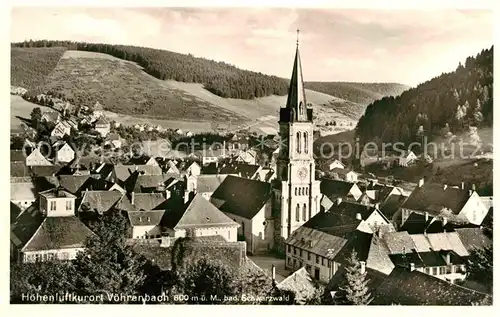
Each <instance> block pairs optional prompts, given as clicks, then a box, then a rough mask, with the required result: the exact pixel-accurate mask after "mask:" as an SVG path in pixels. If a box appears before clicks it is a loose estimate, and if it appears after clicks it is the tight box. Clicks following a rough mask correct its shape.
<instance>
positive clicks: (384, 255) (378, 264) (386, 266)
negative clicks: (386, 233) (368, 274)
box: [366, 235, 394, 274]
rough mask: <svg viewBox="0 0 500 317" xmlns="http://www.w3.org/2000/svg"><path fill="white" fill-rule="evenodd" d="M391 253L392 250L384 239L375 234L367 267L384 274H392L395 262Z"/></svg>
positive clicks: (369, 251)
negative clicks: (390, 255)
mask: <svg viewBox="0 0 500 317" xmlns="http://www.w3.org/2000/svg"><path fill="white" fill-rule="evenodd" d="M389 253H390V251H389V249H388V248H387V246H386V245H385V243H384V241H383V239H381V238H380V237H378V236H377V235H374V236H373V238H372V241H371V244H370V249H369V250H368V256H367V258H366V267H367V269H368V268H370V269H373V270H375V271H378V272H381V273H384V274H390V273H391V272H392V270H393V269H394V263H392V261H391V258H390V257H389Z"/></svg>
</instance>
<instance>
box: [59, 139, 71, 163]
mask: <svg viewBox="0 0 500 317" xmlns="http://www.w3.org/2000/svg"><path fill="white" fill-rule="evenodd" d="M74 159H75V151H74V150H73V149H72V148H71V146H69V144H68V143H64V145H63V146H61V147H59V148H58V149H57V152H56V160H57V162H60V163H69V162H71V161H73V160H74Z"/></svg>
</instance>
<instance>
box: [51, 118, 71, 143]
mask: <svg viewBox="0 0 500 317" xmlns="http://www.w3.org/2000/svg"><path fill="white" fill-rule="evenodd" d="M70 134H71V125H70V124H69V122H68V121H59V122H58V123H57V124H56V126H55V127H54V129H53V130H52V132H51V133H50V136H51V137H54V138H59V139H62V138H63V137H64V136H65V135H70Z"/></svg>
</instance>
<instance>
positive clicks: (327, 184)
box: [320, 179, 359, 198]
mask: <svg viewBox="0 0 500 317" xmlns="http://www.w3.org/2000/svg"><path fill="white" fill-rule="evenodd" d="M356 187H357V185H356V184H354V183H351V182H345V181H341V180H336V179H323V180H322V181H321V184H320V190H321V193H322V194H324V195H326V196H328V198H337V197H346V196H348V194H349V192H350V191H351V190H352V188H356ZM358 189H359V188H358Z"/></svg>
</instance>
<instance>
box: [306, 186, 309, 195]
mask: <svg viewBox="0 0 500 317" xmlns="http://www.w3.org/2000/svg"><path fill="white" fill-rule="evenodd" d="M306 195H309V187H306Z"/></svg>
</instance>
